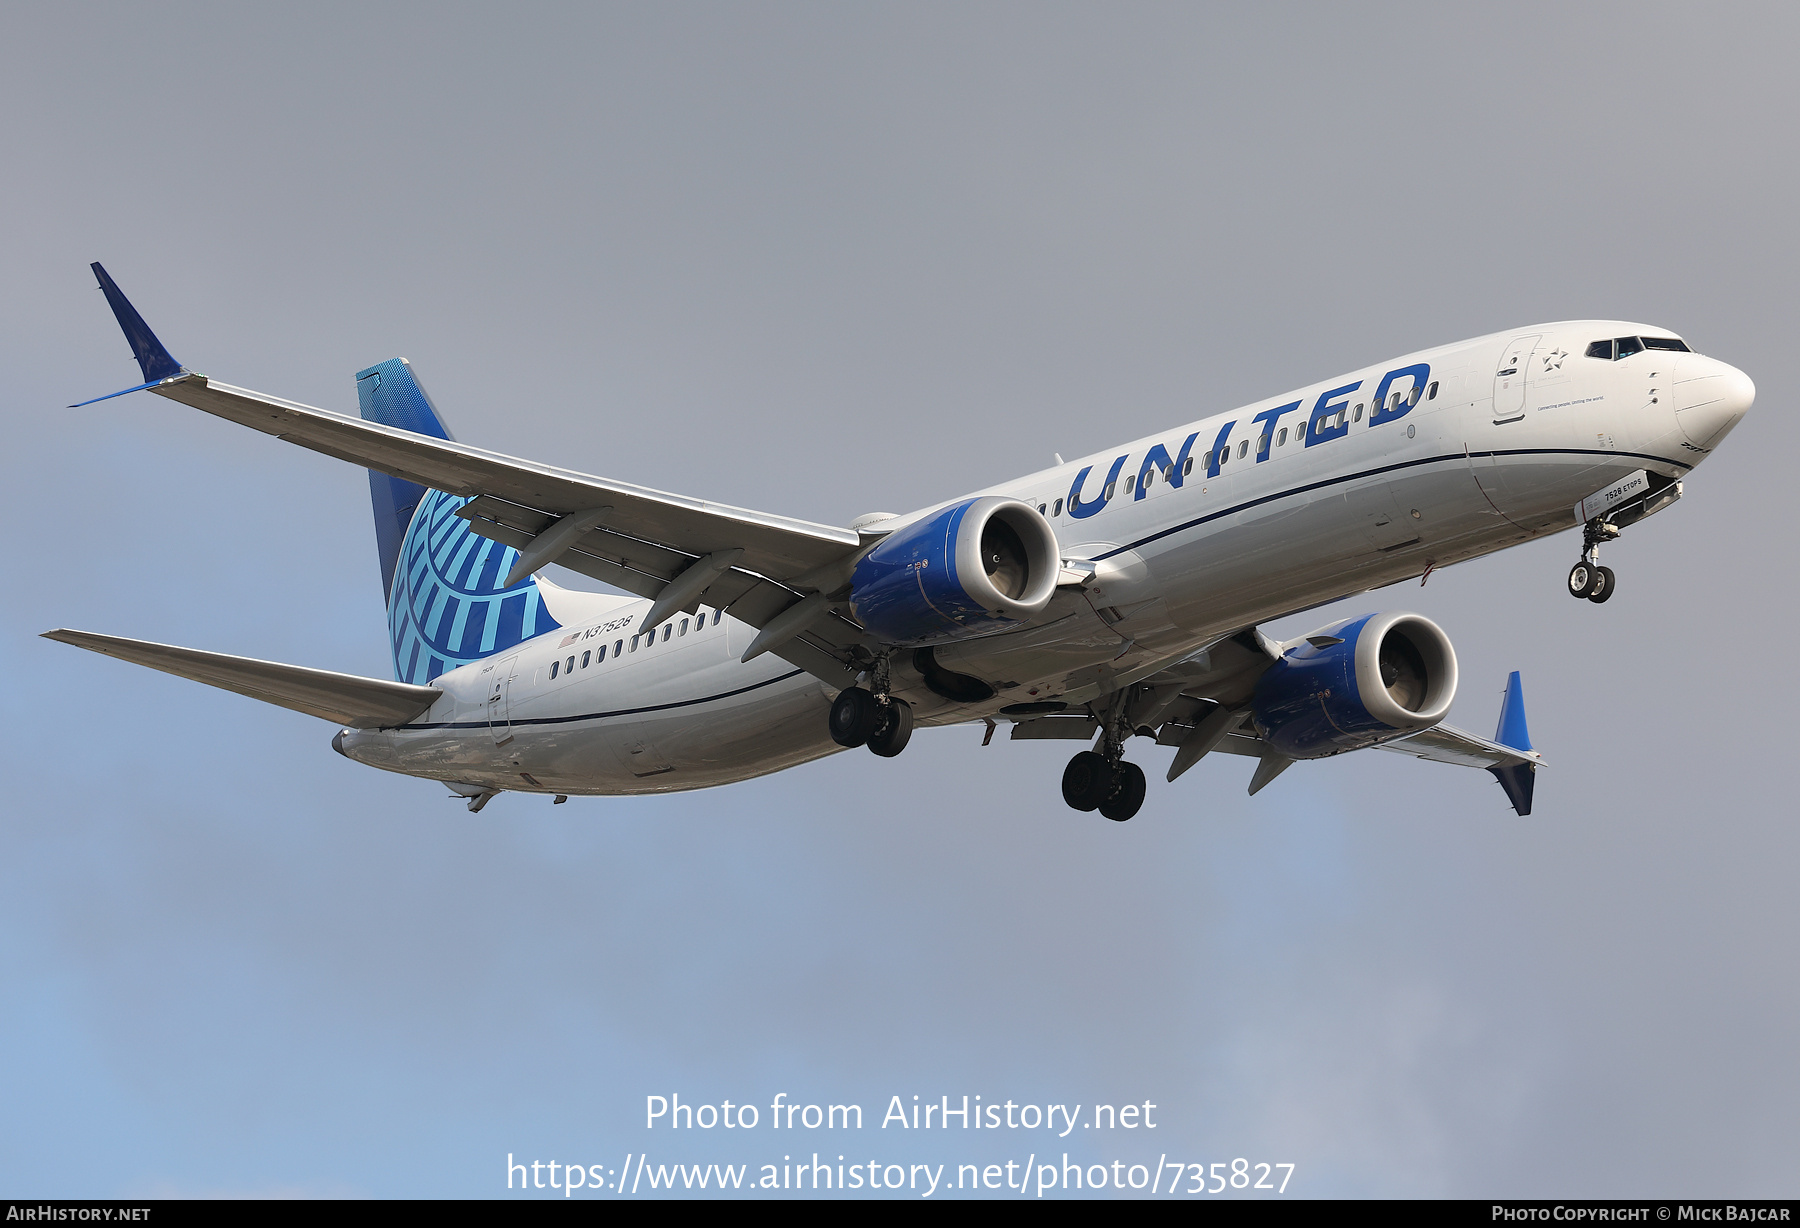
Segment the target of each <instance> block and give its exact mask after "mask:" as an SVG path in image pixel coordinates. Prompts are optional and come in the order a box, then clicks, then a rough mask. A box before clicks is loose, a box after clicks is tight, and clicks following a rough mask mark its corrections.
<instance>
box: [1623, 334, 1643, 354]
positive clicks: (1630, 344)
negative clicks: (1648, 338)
mask: <svg viewBox="0 0 1800 1228" xmlns="http://www.w3.org/2000/svg"><path fill="white" fill-rule="evenodd" d="M1643 352H1644V343H1643V342H1642V341H1640V340H1638V339H1637V338H1636V337H1620V338H1619V353H1618V356H1619V357H1620V358H1630V357H1631V356H1632V355H1633V354H1642V353H1643Z"/></svg>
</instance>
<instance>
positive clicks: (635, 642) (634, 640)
mask: <svg viewBox="0 0 1800 1228" xmlns="http://www.w3.org/2000/svg"><path fill="white" fill-rule="evenodd" d="M637 645H638V637H637V636H635V635H634V636H632V637H631V651H633V652H636V651H637Z"/></svg>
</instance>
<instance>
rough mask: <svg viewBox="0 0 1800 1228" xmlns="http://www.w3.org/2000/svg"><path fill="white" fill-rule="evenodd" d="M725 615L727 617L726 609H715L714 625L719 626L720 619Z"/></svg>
mask: <svg viewBox="0 0 1800 1228" xmlns="http://www.w3.org/2000/svg"><path fill="white" fill-rule="evenodd" d="M724 617H725V611H724V610H714V611H713V626H715V627H716V626H718V625H719V620H720V619H721V618H724Z"/></svg>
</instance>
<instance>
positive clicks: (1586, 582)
mask: <svg viewBox="0 0 1800 1228" xmlns="http://www.w3.org/2000/svg"><path fill="white" fill-rule="evenodd" d="M1599 584H1600V569H1599V568H1598V567H1596V566H1594V565H1593V564H1592V563H1590V562H1588V561H1587V560H1586V559H1583V560H1581V562H1579V563H1577V564H1575V566H1573V567H1571V568H1569V596H1571V597H1591V596H1593V593H1594V589H1595V588H1597V587H1598V586H1599Z"/></svg>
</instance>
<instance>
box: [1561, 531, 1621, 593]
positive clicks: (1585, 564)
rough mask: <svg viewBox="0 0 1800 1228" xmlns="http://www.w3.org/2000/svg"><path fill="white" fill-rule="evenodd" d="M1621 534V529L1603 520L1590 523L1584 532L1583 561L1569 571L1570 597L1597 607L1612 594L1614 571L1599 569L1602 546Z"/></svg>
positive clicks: (1582, 538)
mask: <svg viewBox="0 0 1800 1228" xmlns="http://www.w3.org/2000/svg"><path fill="white" fill-rule="evenodd" d="M1618 535H1619V529H1618V526H1616V525H1613V524H1608V523H1607V522H1606V521H1604V520H1590V521H1588V522H1587V524H1586V525H1584V526H1583V527H1582V530H1581V558H1580V560H1579V561H1578V562H1577V563H1576V564H1575V566H1573V567H1571V568H1569V596H1571V597H1576V598H1583V597H1585V598H1586V599H1587V600H1589V601H1591V602H1593V603H1594V604H1595V605H1600V604H1601V603H1603V602H1605V601H1608V600H1610V599H1611V597H1612V595H1613V587H1614V576H1613V569H1612V568H1610V567H1602V566H1600V543H1601V542H1606V541H1611V540H1612V539H1613V538H1615V537H1617V536H1618Z"/></svg>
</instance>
